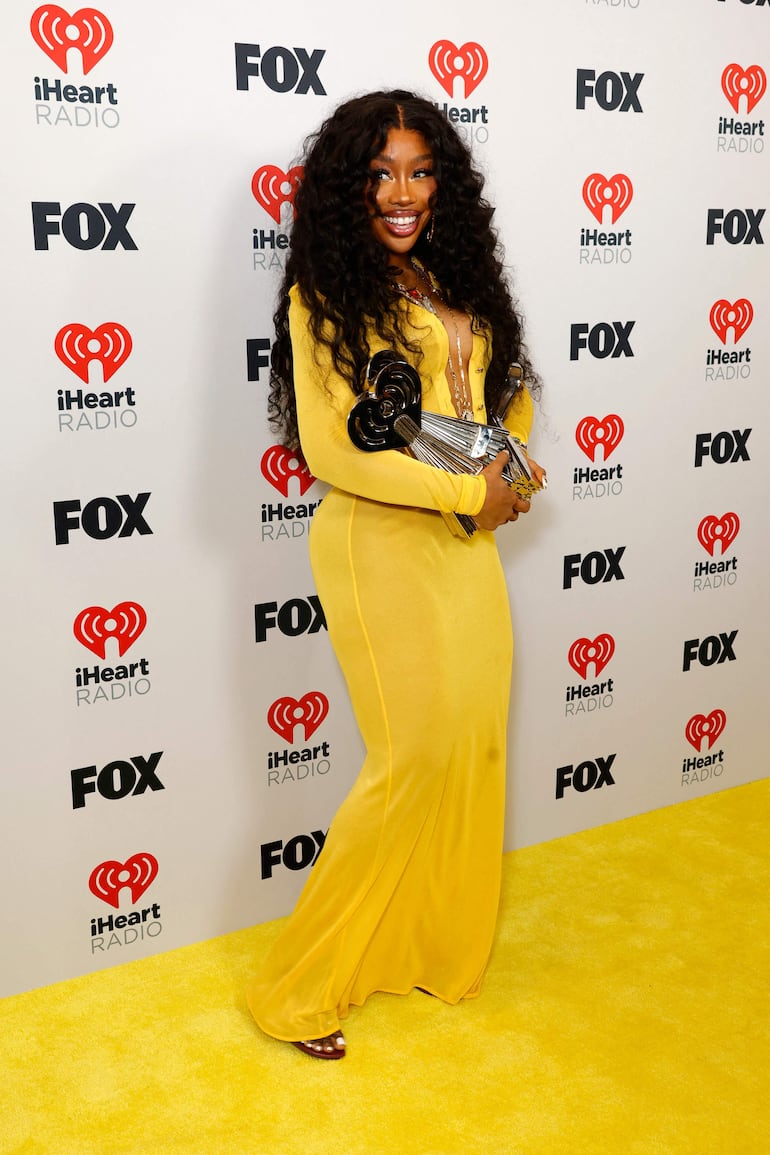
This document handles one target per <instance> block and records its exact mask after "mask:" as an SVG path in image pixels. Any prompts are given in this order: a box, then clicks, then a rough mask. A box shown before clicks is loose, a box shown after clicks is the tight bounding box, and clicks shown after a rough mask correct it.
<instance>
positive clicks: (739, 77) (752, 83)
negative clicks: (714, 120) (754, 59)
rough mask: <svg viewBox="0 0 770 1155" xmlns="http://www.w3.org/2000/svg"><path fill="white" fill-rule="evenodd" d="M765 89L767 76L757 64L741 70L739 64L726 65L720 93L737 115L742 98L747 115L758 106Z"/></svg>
mask: <svg viewBox="0 0 770 1155" xmlns="http://www.w3.org/2000/svg"><path fill="white" fill-rule="evenodd" d="M766 89H767V76H766V74H765V70H764V68H760V67H759V65H758V64H750V65H749V67H748V68H741V66H740V64H728V65H727V68H726V69H725V70H724V72H723V73H722V92H724V94H725V96H726V97H727V99H728V100H729V101H730V104H731V105H732V107H733V109H734V110H735V111H736V112H737V113H740V103H741V97H742V96H743V97H745V98H746V113H747V114H748V113H750V112H751V110H752V108H754V106H755V105H756V104H759V102H760V100H761V99H762V97H763V96H764V95H765V90H766Z"/></svg>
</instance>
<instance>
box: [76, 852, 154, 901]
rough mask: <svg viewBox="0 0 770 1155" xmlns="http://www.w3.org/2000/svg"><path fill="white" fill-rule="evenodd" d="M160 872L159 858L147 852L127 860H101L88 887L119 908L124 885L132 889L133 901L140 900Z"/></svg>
mask: <svg viewBox="0 0 770 1155" xmlns="http://www.w3.org/2000/svg"><path fill="white" fill-rule="evenodd" d="M157 873H158V860H157V858H155V857H154V855H152V854H147V853H146V852H143V853H140V854H132V855H131V857H130V858H127V859H126V861H125V862H116V861H115V860H114V859H110V860H109V861H108V862H100V863H99V865H98V866H95V867H94V869H93V870H92V871H91V876H90V878H89V879H88V889H89V890H90V891H91V894H95V895H96V897H97V898H100V899H101V900H102V902H108V903H109V904H110V906H114V907H115V909H116V910H117V909H118V906H119V903H120V892H121V890H122V889H123V887H124V886H127V887H128V888H129V890H130V891H131V901H132V902H138V901H139V899H140V898H141V897H142V895H143V894H144V892H145V890H147V887H148V886H149V885H150V884H151V883H152V882H153V881H154V879H155V877H156V875H157Z"/></svg>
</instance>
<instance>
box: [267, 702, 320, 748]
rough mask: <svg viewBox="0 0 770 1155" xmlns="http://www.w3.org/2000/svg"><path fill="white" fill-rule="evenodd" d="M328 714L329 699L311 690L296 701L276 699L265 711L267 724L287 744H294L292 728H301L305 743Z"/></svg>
mask: <svg viewBox="0 0 770 1155" xmlns="http://www.w3.org/2000/svg"><path fill="white" fill-rule="evenodd" d="M328 713H329V699H328V698H327V697H326V695H325V694H322V693H321V692H320V691H319V690H311V691H310V692H309V693H307V694H303V695H302V697H301V698H300V699H299V700H297V699H296V698H289V697H286V698H278V699H277V700H276V701H275V702H273V704H272V706H271V707H270V709H269V710H268V711H267V724H268V726H269V727H270V729H271V730H275V732H276V734H280V735H281V737H282V738H284V739H285V740H286V741H287V742H291V743H293V742H294V727H295V726H300V725H301V726H302V728H303V730H304V733H305V741H306V742H309V741H310V739H311V738H312V736H313V734H315V732H316V730H317V729H318V727H319V726H320V725H321V723H322V722H323V720H324V718H325V717H326V715H327V714H328Z"/></svg>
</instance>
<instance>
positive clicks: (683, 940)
mask: <svg viewBox="0 0 770 1155" xmlns="http://www.w3.org/2000/svg"><path fill="white" fill-rule="evenodd" d="M769 809H770V781H767V780H765V781H762V782H757V783H753V784H751V785H749V786H741V787H738V788H736V789H733V790H729V791H725V792H723V793H719V794H715V795H711V796H709V797H705V798H701V799H697V800H693V801H688V802H685V803H682V804H681V805H678V806H675V807H670V808H668V809H665V810H658V811H655V812H653V813H651V814H645V815H642V816H640V817H636V818H631V819H628V820H626V821H624V822H619V823H616V824H614V825H611V826H605V827H602V828H600V829H598V830H591V831H586V832H584V833H581V834H576V835H572V836H571V837H569V838H563V839H559V840H558V841H555V842H550V843H546V844H544V845H540V846H535V847H530V848H528V849H526V850H520V851H517V852H515V853H514V854H511V855H508V856H507V858H506V864H505V874H504V894H503V905H502V915H501V922H500V932H499V936H498V941H497V945H496V948H495V953H494V956H493V960H492V965H491V967H490V971H489V974H488V978H487V981H486V984H485V986H484V989H483V991H482V995H481V997H480V998H479V999H477V1000H476V1001H473V1002H468V1003H465V1004H463V1005H462V1006H460V1007H455V1008H451V1007H447V1006H444V1005H443V1004H442V1003H440V1002H438V1001H437V1000H436V999H433V998H429V997H427V996H425V995H422V994H420V993H418V992H413V993H412V994H411V995H409V996H408V997H407V998H397V997H393V996H386V995H377V996H375V997H374V998H372V999H370V1001H369V1003H368V1004H367V1005H366V1007H364V1008H361V1009H358V1010H354V1011H353V1012H352V1014H351V1017H350V1019H349V1020H348V1022H347V1025H346V1035H347V1038H348V1056H347V1058H345V1059H344V1060H343V1061H342V1062H338V1063H322V1062H318V1061H316V1060H313V1059H309V1058H306V1057H305V1056H304V1055H301V1054H300V1053H299V1052H298V1051H295V1050H294V1049H292V1048H291V1047H289V1046H287V1045H286V1044H281V1043H276V1042H273V1041H271V1040H269V1039H267V1038H265V1037H263V1036H262V1035H260V1034H259V1032H258V1031H257V1030H256V1028H255V1027H254V1026H253V1024H252V1022H251V1019H250V1018H249V1016H248V1014H247V1011H246V1008H245V1003H244V999H243V987H244V984H245V982H246V979H247V976H248V975H249V973H250V971H251V969H252V966H253V962H254V960H255V959H256V958H258V957H259V956H260V955H261V954H262V952H263V951H264V950H265V948H266V946H267V944H268V942H269V941H270V940H271V938H272V937H273V935H274V934H275V931H276V928H277V925H278V924H276V923H273V924H270V925H266V926H262V927H257V928H255V929H251V930H246V931H241V932H239V933H237V934H231V935H227V936H225V937H223V938H219V939H215V940H213V941H211V942H207V943H202V944H200V945H196V946H192V947H187V948H185V949H183V950H178V951H173V952H170V953H168V954H163V955H158V956H157V957H155V958H152V959H149V960H145V961H141V962H135V963H128V964H126V965H124V966H120V967H116V968H115V969H114V970H109V971H103V972H101V973H98V974H94V975H91V976H87V977H85V978H82V979H75V980H72V981H70V982H67V983H59V984H56V985H54V986H51V987H46V988H44V989H42V990H39V991H33V992H31V993H30V994H25V995H20V996H18V997H16V998H11V999H5V1000H3V1001H2V1002H0V1071H1V1072H2V1075H1V1077H2V1100H3V1105H2V1118H1V1119H0V1151H2V1153H3V1155H7V1153H10V1152H14V1153H16V1152H19V1153H21V1152H23V1153H24V1155H26V1153H30V1155H32V1153H34V1155H38V1153H40V1155H43V1153H46V1155H47V1153H55V1155H92V1153H93V1155H97V1153H98V1155H113V1153H114V1155H167V1153H168V1155H171V1153H180V1155H182V1153H185V1155H219V1153H222V1155H230V1153H248V1155H251V1153H255V1155H256V1153H262V1152H269V1153H273V1152H277V1153H286V1155H337V1153H340V1155H384V1153H385V1152H388V1153H390V1152H394V1153H397V1155H402V1153H403V1155H449V1153H453V1152H469V1153H473V1152H495V1153H502V1155H508V1153H511V1155H513V1153H519V1152H521V1153H522V1155H541V1153H549V1155H550V1153H555V1155H562V1153H569V1155H572V1153H579V1155H584V1153H585V1155H600V1153H604V1152H607V1153H611V1155H673V1153H676V1155H680V1153H684V1152H687V1153H692V1155H755V1153H756V1155H767V1153H768V1152H770V1043H769V1042H768V1029H769V1027H768V1020H769V1019H770V1015H769V1014H768V1010H769V1007H768V1001H769V1000H768V975H769V974H770V918H769V917H768V891H769V890H770V886H769V884H770V869H769V863H770V852H769V851H768V835H767V832H768V810H769ZM11 942H12V939H11ZM51 949H52V950H55V944H52V945H51Z"/></svg>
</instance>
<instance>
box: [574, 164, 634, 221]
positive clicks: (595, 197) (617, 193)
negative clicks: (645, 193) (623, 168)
mask: <svg viewBox="0 0 770 1155" xmlns="http://www.w3.org/2000/svg"><path fill="white" fill-rule="evenodd" d="M633 195H634V186H633V185H632V184H631V181H630V180H629V178H628V177H627V176H626V174H625V173H623V172H616V173H615V175H614V176H610V177H606V176H603V175H602V174H601V173H600V172H592V173H591V175H590V176H587V177H586V179H585V180H584V182H583V200H584V201H585V203H586V207H587V208H588V209H589V211H590V212H591V213H592V214H593V216H595V217H596V219H597V221H598V222H599V224H601V223H602V219H603V216H604V210H605V208H607V207H609V209H610V217H611V223H612V224H613V225H614V224H615V221H617V220H618V218H619V217H621V216H622V215H623V213H624V212H625V211H626V209H627V208H628V206H629V205H630V204H631V200H632V198H633Z"/></svg>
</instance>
